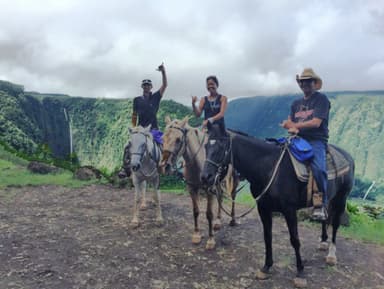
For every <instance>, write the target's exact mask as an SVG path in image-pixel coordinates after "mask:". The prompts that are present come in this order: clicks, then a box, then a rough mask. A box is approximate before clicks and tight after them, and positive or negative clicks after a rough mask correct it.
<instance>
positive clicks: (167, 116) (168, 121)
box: [165, 115, 172, 125]
mask: <svg viewBox="0 0 384 289" xmlns="http://www.w3.org/2000/svg"><path fill="white" fill-rule="evenodd" d="M171 121H172V120H171V118H170V117H169V115H166V117H165V124H166V125H169V124H170V123H171Z"/></svg>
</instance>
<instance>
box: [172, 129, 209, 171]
mask: <svg viewBox="0 0 384 289" xmlns="http://www.w3.org/2000/svg"><path fill="white" fill-rule="evenodd" d="M169 128H170V129H171V128H173V129H177V130H179V131H181V132H182V134H183V137H182V140H181V142H180V148H179V149H178V150H176V149H175V150H174V151H170V150H164V152H168V153H170V154H171V155H173V156H175V160H177V159H179V158H180V156H182V155H183V154H184V153H185V152H186V150H187V133H188V129H186V128H181V127H178V126H173V125H171V126H170V127H169ZM204 140H205V134H204V135H203V139H202V140H201V142H200V145H199V148H198V149H197V151H196V153H195V154H194V155H193V157H192V158H191V159H192V160H194V159H195V158H196V157H197V155H198V153H199V151H200V150H201V148H202V146H203V144H204ZM172 167H173V168H174V169H175V170H180V169H182V168H183V167H184V165H182V166H181V167H179V168H178V167H177V166H176V164H175V165H173V164H172Z"/></svg>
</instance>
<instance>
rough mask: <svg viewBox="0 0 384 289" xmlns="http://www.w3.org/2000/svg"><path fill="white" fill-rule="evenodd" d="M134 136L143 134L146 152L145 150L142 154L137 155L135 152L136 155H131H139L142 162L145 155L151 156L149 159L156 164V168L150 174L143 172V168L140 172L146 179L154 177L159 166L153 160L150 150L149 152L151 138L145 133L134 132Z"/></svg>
mask: <svg viewBox="0 0 384 289" xmlns="http://www.w3.org/2000/svg"><path fill="white" fill-rule="evenodd" d="M132 134H142V135H144V136H145V150H144V152H142V153H135V152H134V153H131V155H138V156H140V161H142V159H143V158H144V155H145V154H147V155H148V156H149V158H150V159H151V160H152V161H153V162H154V163H155V167H154V168H153V170H152V171H151V172H150V173H148V174H147V173H145V172H144V171H143V168H141V169H140V171H141V174H142V175H143V176H144V177H145V178H149V177H152V176H153V175H154V174H155V173H156V172H157V165H156V161H155V160H154V159H153V158H152V156H151V154H150V153H149V150H148V138H149V136H148V135H147V134H145V133H143V132H134V133H132ZM154 145H155V144H154Z"/></svg>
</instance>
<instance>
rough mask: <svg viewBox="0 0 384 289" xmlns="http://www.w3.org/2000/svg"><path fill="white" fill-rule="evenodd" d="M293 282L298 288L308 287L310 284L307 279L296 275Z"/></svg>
mask: <svg viewBox="0 0 384 289" xmlns="http://www.w3.org/2000/svg"><path fill="white" fill-rule="evenodd" d="M293 284H294V286H295V287H296V288H306V287H307V286H308V284H307V279H305V278H300V277H296V278H294V279H293Z"/></svg>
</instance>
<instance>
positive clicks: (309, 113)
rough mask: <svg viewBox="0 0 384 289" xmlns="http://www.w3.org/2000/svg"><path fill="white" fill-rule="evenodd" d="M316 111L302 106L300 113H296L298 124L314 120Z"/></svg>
mask: <svg viewBox="0 0 384 289" xmlns="http://www.w3.org/2000/svg"><path fill="white" fill-rule="evenodd" d="M313 112H314V109H309V107H308V106H306V105H304V104H301V105H300V107H299V111H297V112H296V113H295V119H296V121H297V122H303V121H307V120H311V119H312V118H313Z"/></svg>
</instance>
